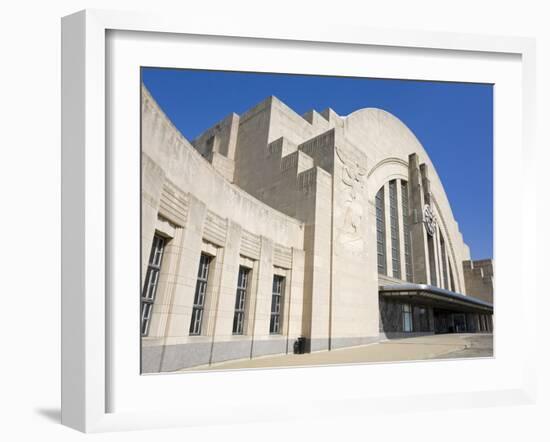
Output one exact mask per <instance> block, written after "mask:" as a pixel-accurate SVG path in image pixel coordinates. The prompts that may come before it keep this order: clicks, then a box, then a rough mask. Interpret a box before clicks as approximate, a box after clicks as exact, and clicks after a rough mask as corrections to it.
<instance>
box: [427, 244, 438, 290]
mask: <svg viewBox="0 0 550 442" xmlns="http://www.w3.org/2000/svg"><path fill="white" fill-rule="evenodd" d="M428 259H429V261H430V284H431V285H433V286H437V275H436V273H435V243H434V237H433V236H432V235H428Z"/></svg>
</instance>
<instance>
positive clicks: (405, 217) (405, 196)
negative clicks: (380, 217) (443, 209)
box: [401, 180, 414, 282]
mask: <svg viewBox="0 0 550 442" xmlns="http://www.w3.org/2000/svg"><path fill="white" fill-rule="evenodd" d="M401 207H402V212H403V214H402V224H403V242H404V244H403V252H404V255H405V280H406V281H408V282H414V281H413V266H412V244H411V231H410V225H409V185H408V183H407V181H403V180H402V181H401Z"/></svg>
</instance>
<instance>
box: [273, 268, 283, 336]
mask: <svg viewBox="0 0 550 442" xmlns="http://www.w3.org/2000/svg"><path fill="white" fill-rule="evenodd" d="M285 284H286V277H284V276H282V275H273V287H272V290H271V314H270V318H269V334H270V335H280V334H282V331H283V327H282V316H283V305H284V295H285Z"/></svg>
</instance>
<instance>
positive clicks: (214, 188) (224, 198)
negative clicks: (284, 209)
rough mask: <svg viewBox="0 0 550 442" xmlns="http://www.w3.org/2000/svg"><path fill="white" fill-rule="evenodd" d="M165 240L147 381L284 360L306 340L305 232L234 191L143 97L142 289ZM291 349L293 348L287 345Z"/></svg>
mask: <svg viewBox="0 0 550 442" xmlns="http://www.w3.org/2000/svg"><path fill="white" fill-rule="evenodd" d="M155 236H159V237H161V238H162V239H163V240H164V244H165V246H164V249H163V256H162V266H161V272H160V277H159V279H158V284H157V285H156V293H155V299H154V304H153V308H152V313H151V318H150V320H149V323H148V324H147V327H146V328H147V333H146V336H144V337H143V339H142V344H143V345H142V369H143V371H144V372H157V371H169V370H174V369H178V368H185V367H187V366H194V365H201V364H209V363H214V362H219V361H223V360H227V359H235V358H243V357H251V356H258V355H262V354H269V353H281V352H286V351H287V348H288V345H291V344H292V343H293V342H294V340H295V339H296V338H297V337H298V336H300V335H301V334H302V303H303V299H302V292H303V280H304V252H303V246H304V225H303V223H302V222H300V221H298V220H296V219H293V218H291V217H288V216H286V215H284V214H282V213H280V212H278V211H276V210H274V209H272V208H271V207H269V206H267V205H266V204H264V203H262V202H260V201H258V200H257V199H255V198H253V197H252V196H250V195H249V194H247V193H246V192H244V191H243V190H241V189H239V188H238V187H236V186H234V185H233V184H231V183H230V182H229V181H227V179H226V178H225V177H224V176H223V175H222V174H220V173H218V172H217V171H216V170H215V169H214V168H213V167H212V165H211V164H210V163H209V162H208V161H207V160H206V159H205V158H203V157H202V156H201V155H200V154H199V153H198V151H197V150H196V149H195V148H194V147H193V146H192V145H191V144H190V143H189V142H188V141H187V140H185V139H184V138H183V136H181V134H180V133H179V132H178V131H177V130H176V129H175V127H173V125H172V124H171V122H170V121H169V120H168V118H167V117H166V116H165V115H164V113H163V112H162V111H161V110H160V109H159V107H158V105H157V104H156V103H155V102H154V100H153V99H152V97H151V96H150V95H149V93H148V92H147V91H146V90H145V89H144V90H143V93H142V257H143V259H142V285H148V284H149V281H148V280H147V278H148V276H147V275H148V268H149V267H150V265H149V264H150V262H149V261H150V260H149V261H148V260H147V257H149V256H150V252H151V246H152V244H153V239H154V237H155ZM202 254H204V255H206V256H208V257H209V259H210V266H209V271H208V281H207V285H206V296H205V302H204V306H203V307H204V309H203V310H204V311H203V318H202V324H201V332H200V334H198V335H196V336H192V335H190V323H191V321H192V315H193V308H194V305H195V304H196V290H197V284H198V283H197V275H198V274H199V263H200V261H201V255H202ZM240 267H245V268H247V269H249V271H250V275H249V278H248V287H247V299H246V306H245V307H246V308H245V311H246V314H247V315H246V324H245V328H244V330H243V333H242V334H241V335H236V334H234V333H233V321H234V315H235V300H236V291H237V285H238V274H239V269H240ZM274 275H279V276H280V277H282V278H284V287H283V289H284V303H283V307H282V308H283V311H282V312H281V317H282V325H281V327H280V330H279V331H278V333H270V328H269V327H270V316H271V301H272V285H273V281H274ZM289 343H290V344H289Z"/></svg>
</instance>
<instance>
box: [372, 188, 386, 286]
mask: <svg viewBox="0 0 550 442" xmlns="http://www.w3.org/2000/svg"><path fill="white" fill-rule="evenodd" d="M384 198H385V196H384V186H382V187H381V188H380V190H378V192H377V193H376V196H375V211H376V252H377V268H378V274H379V275H387V267H388V266H387V257H386V213H385V212H386V209H385V207H384V203H385V201H384Z"/></svg>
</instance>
